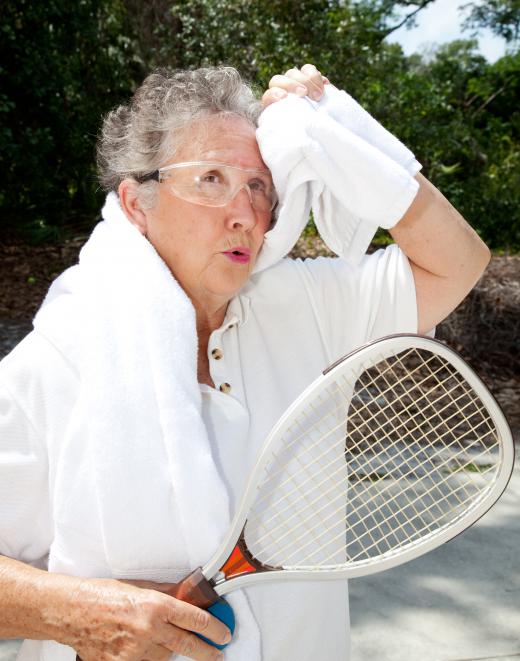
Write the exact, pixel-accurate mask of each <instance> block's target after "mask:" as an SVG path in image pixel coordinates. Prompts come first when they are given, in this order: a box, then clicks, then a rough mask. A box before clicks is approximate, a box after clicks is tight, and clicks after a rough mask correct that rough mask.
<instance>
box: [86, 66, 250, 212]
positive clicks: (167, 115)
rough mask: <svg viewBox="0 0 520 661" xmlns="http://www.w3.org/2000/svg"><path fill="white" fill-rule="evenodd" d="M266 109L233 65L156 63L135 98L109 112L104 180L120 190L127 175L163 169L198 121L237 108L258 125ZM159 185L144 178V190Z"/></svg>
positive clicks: (101, 165) (100, 146) (100, 160)
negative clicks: (184, 67) (178, 68)
mask: <svg viewBox="0 0 520 661" xmlns="http://www.w3.org/2000/svg"><path fill="white" fill-rule="evenodd" d="M260 111H261V105H260V102H259V101H258V100H257V99H256V97H255V95H254V92H253V90H252V88H251V87H250V86H249V85H248V84H247V83H245V82H244V81H243V80H242V78H241V76H240V74H239V72H238V71H237V70H236V69H234V68H233V67H224V66H222V67H210V68H201V69H195V70H192V71H173V70H170V69H166V68H160V69H156V70H155V71H153V72H152V73H151V74H150V75H149V76H147V77H146V78H145V80H144V81H143V83H142V85H141V86H140V87H139V88H138V89H137V90H136V92H135V93H134V95H133V97H132V99H131V100H130V102H129V103H127V104H123V105H120V106H118V107H117V108H115V109H114V110H112V111H111V112H109V113H108V115H107V116H106V117H105V118H104V121H103V125H102V128H101V132H100V135H99V138H98V143H97V164H98V172H99V180H100V183H101V186H102V188H103V189H104V190H105V191H107V192H108V191H117V189H118V187H119V184H120V183H121V182H122V181H123V179H126V178H128V177H130V178H134V179H139V178H141V177H143V176H144V175H147V174H149V173H151V172H154V171H155V170H157V169H158V168H159V167H161V166H162V165H163V164H164V163H165V162H166V161H167V160H168V159H170V158H171V157H172V156H173V154H174V153H175V151H176V150H177V149H178V148H179V147H180V145H181V144H182V140H183V137H184V130H185V129H186V128H187V126H189V125H190V124H191V123H192V122H193V121H196V120H199V119H202V118H204V117H209V116H211V115H215V114H228V113H232V114H234V115H238V116H240V117H243V118H244V119H246V120H247V121H249V122H251V124H252V125H253V126H257V124H258V117H259V115H260ZM155 185H156V182H154V181H148V182H146V183H143V184H142V185H141V189H144V188H146V189H148V190H147V191H144V190H143V191H142V192H143V193H145V192H146V193H154V192H155ZM147 197H148V198H149V200H150V202H151V199H150V195H148V196H147Z"/></svg>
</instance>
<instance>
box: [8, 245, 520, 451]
mask: <svg viewBox="0 0 520 661" xmlns="http://www.w3.org/2000/svg"><path fill="white" fill-rule="evenodd" d="M83 242H84V239H75V240H73V241H69V242H66V243H64V244H63V245H57V246H54V245H50V246H38V247H33V246H27V245H24V244H11V245H0V283H1V286H0V358H1V357H2V356H3V355H5V354H6V353H8V351H9V350H10V349H11V348H12V346H14V344H16V342H18V341H19V340H20V339H21V338H22V337H23V336H24V335H25V334H26V333H27V332H28V331H29V330H30V329H31V319H32V317H33V315H34V313H35V312H36V310H37V309H38V307H39V305H40V304H41V301H42V299H43V297H44V296H45V293H46V291H47V289H48V287H49V284H50V283H51V281H52V280H53V279H54V278H55V277H56V276H57V275H59V274H60V273H61V272H62V271H63V270H64V269H65V268H67V267H68V266H70V265H72V264H74V263H75V262H76V261H77V255H78V251H79V249H80V247H81V245H82V244H83ZM330 254H331V253H330V252H329V251H328V249H327V248H326V246H324V244H323V243H322V242H321V240H320V239H317V238H302V239H300V241H299V242H298V244H297V246H296V247H295V249H294V250H293V252H292V255H293V256H298V257H316V256H318V255H330ZM437 337H438V338H439V339H441V340H443V341H445V342H446V343H447V344H449V345H450V346H452V347H453V348H454V349H456V350H457V351H459V352H460V353H461V354H462V355H463V356H464V358H466V360H468V361H469V362H470V364H472V366H473V367H474V369H475V370H476V372H477V373H478V374H479V375H480V376H481V378H482V379H483V380H484V381H485V382H486V384H487V385H488V387H489V388H490V390H491V391H492V392H493V394H494V395H495V397H496V398H497V400H498V401H499V403H500V404H501V406H502V408H503V409H504V413H505V414H506V417H507V419H508V421H509V423H510V425H511V426H512V428H513V430H514V431H515V435H517V438H518V436H519V435H520V256H518V255H515V256H507V257H494V258H493V259H492V261H491V264H490V266H489V267H488V269H487V271H486V273H485V274H484V276H483V278H482V279H481V280H480V282H479V283H478V285H477V286H476V287H475V289H474V290H473V292H472V293H471V294H470V295H469V296H468V298H467V299H466V300H465V301H464V303H462V304H461V305H460V306H459V307H458V308H457V310H456V311H455V312H454V313H452V314H451V315H450V317H449V318H448V319H447V320H446V321H444V322H443V323H442V324H441V325H440V326H439V327H438V329H437Z"/></svg>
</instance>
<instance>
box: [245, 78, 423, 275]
mask: <svg viewBox="0 0 520 661" xmlns="http://www.w3.org/2000/svg"><path fill="white" fill-rule="evenodd" d="M257 139H258V144H259V146H260V151H261V153H262V157H263V159H264V161H265V163H266V165H267V166H268V167H269V169H270V170H271V173H272V175H273V180H274V184H275V187H276V190H277V191H278V195H279V198H280V204H279V207H278V209H277V221H276V224H275V226H274V228H273V229H272V230H270V231H269V232H268V233H267V234H266V236H265V241H264V245H263V248H262V251H261V253H260V256H259V258H258V261H257V264H256V267H255V270H256V271H261V270H262V269H265V268H268V267H269V266H272V265H273V264H275V263H276V262H277V261H278V260H279V259H280V258H282V257H284V256H285V255H287V253H288V252H290V250H291V249H292V248H293V246H294V244H295V243H296V241H297V240H298V238H299V236H300V234H301V232H302V230H303V229H304V227H305V225H306V224H307V221H308V219H309V213H310V210H311V208H312V211H313V214H314V220H315V223H316V226H317V229H318V231H319V233H320V235H321V237H322V238H323V240H324V241H325V243H326V244H327V245H328V246H329V248H330V249H331V250H332V251H333V252H335V253H336V254H337V255H339V256H341V257H343V258H344V259H346V260H348V261H350V262H352V263H353V264H357V263H358V262H359V260H360V259H361V257H362V256H363V255H364V253H365V252H366V249H367V248H368V245H369V243H370V241H371V240H372V238H373V236H374V234H375V232H376V230H377V228H378V227H384V228H385V229H390V228H391V227H393V226H394V225H395V224H396V223H397V222H398V221H399V220H400V219H401V218H402V216H403V215H404V213H405V212H406V210H407V209H408V207H409V206H410V204H411V203H412V201H413V199H414V198H415V195H416V193H417V191H418V188H419V185H418V183H417V181H416V180H415V179H414V176H415V175H416V174H417V172H419V170H420V169H421V166H420V164H419V163H418V162H417V161H416V160H415V157H414V155H413V154H412V152H411V151H410V150H409V149H407V148H406V147H405V146H404V145H403V144H402V143H401V142H399V140H398V139H397V138H396V137H394V136H393V135H392V134H391V133H389V132H388V131H387V130H386V129H385V128H383V127H382V126H381V124H379V123H378V122H377V121H376V120H375V119H374V118H373V117H372V116H371V115H370V114H369V113H368V112H366V110H364V109H363V108H362V107H361V106H360V105H359V104H358V103H357V102H356V101H355V100H354V99H353V98H352V97H351V96H349V95H348V94H347V93H346V92H343V91H341V90H338V89H336V88H335V87H334V86H332V85H325V91H324V94H323V97H322V99H321V100H320V101H319V102H314V101H311V100H310V99H309V98H308V97H305V98H300V97H297V96H295V95H294V94H289V95H288V96H287V97H286V98H285V99H282V100H281V101H277V102H276V103H273V104H271V105H270V106H268V107H267V108H266V109H265V110H264V111H263V113H262V114H261V115H260V121H259V128H258V130H257Z"/></svg>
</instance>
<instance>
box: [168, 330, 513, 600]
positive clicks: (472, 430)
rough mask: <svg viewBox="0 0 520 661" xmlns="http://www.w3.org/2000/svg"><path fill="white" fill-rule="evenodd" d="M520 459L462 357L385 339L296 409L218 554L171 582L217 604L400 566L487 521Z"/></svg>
mask: <svg viewBox="0 0 520 661" xmlns="http://www.w3.org/2000/svg"><path fill="white" fill-rule="evenodd" d="M513 465H514V445H513V439H512V436H511V431H510V429H509V426H508V424H507V422H506V420H505V418H504V415H503V413H502V411H501V410H500V407H499V406H498V404H497V403H496V401H495V399H494V398H493V396H492V395H491V394H490V392H489V391H488V389H487V388H486V386H485V385H484V384H483V383H482V381H481V380H480V378H479V377H478V376H477V375H476V374H475V373H474V372H473V370H472V369H471V368H470V367H469V366H468V365H467V364H466V363H465V362H464V361H463V360H462V358H460V357H459V356H458V355H457V354H456V353H455V352H454V351H453V350H451V349H449V348H448V347H446V346H445V345H443V344H441V343H440V342H438V341H436V340H433V339H430V338H426V337H421V336H417V335H393V336H389V337H386V338H383V339H381V340H376V341H374V342H372V343H370V344H368V345H366V346H364V347H362V348H360V349H358V350H356V351H353V352H352V353H350V354H348V355H347V356H345V357H344V358H342V359H341V360H338V361H337V362H336V363H334V365H332V366H331V367H329V368H328V369H327V370H325V372H324V373H323V374H322V375H321V376H320V377H319V378H318V379H316V380H315V381H314V382H313V383H312V384H311V385H310V386H309V387H308V388H307V389H306V390H305V391H304V392H303V393H302V394H301V395H300V396H299V397H298V398H297V399H296V401H295V402H294V403H293V404H292V405H291V406H290V407H289V408H288V409H287V411H286V412H285V413H284V415H283V416H282V417H281V418H280V420H279V421H278V422H277V423H276V425H275V426H274V427H273V429H272V430H271V432H270V434H269V436H268V437H267V439H266V441H265V443H264V445H263V447H262V449H261V451H260V453H259V455H258V459H257V462H256V465H255V467H254V468H253V470H252V472H251V475H250V477H249V481H248V484H247V487H246V489H245V492H244V495H243V497H242V500H241V502H240V504H239V507H238V509H237V511H236V514H235V516H234V518H233V521H232V524H231V527H230V530H229V532H228V533H227V536H226V538H225V540H224V541H223V543H222V544H221V546H220V548H219V550H218V551H217V552H216V553H215V554H214V556H213V557H212V558H211V559H210V560H209V562H208V563H207V564H206V565H205V566H204V567H202V568H199V569H196V570H195V571H194V572H192V573H191V574H190V575H189V576H187V577H186V578H185V579H184V580H183V581H181V582H180V583H177V584H174V585H172V587H171V589H169V590H167V591H166V590H165V592H166V593H167V594H170V595H172V596H174V597H177V598H179V599H182V600H184V601H188V602H190V603H192V604H195V605H196V606H199V607H202V608H208V607H210V606H211V605H212V604H214V603H215V602H217V601H218V600H219V599H220V597H221V596H222V595H225V594H226V593H228V592H230V591H231V590H233V589H235V588H242V587H246V586H252V585H254V584H255V583H261V582H264V581H287V580H293V579H294V580H301V579H337V578H352V577H358V576H364V575H368V574H373V573H376V572H379V571H383V570H385V569H389V568H391V567H395V566H397V565H400V564H402V563H404V562H407V561H409V560H412V559H414V558H417V557H419V556H421V555H423V554H424V553H426V552H427V551H430V550H432V549H434V548H436V547H438V546H439V545H441V544H443V543H444V542H446V541H448V540H450V539H452V538H453V537H455V536H456V535H458V534H459V533H461V532H462V531H463V530H465V529H466V528H468V527H469V526H471V525H472V524H473V523H474V522H475V521H477V519H479V518H480V517H481V516H482V515H483V514H484V513H485V512H487V511H488V510H489V509H490V507H491V506H492V505H493V504H494V503H495V502H496V501H497V500H498V498H499V497H500V495H501V494H502V493H503V491H504V489H505V488H506V486H507V484H508V481H509V479H510V477H511V474H512V470H513ZM161 591H162V590H161Z"/></svg>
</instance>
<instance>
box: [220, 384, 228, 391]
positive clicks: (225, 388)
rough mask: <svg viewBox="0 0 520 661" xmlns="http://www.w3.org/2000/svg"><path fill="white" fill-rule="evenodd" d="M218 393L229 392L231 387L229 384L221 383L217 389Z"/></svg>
mask: <svg viewBox="0 0 520 661" xmlns="http://www.w3.org/2000/svg"><path fill="white" fill-rule="evenodd" d="M219 390H220V392H229V391H230V390H231V386H230V385H229V383H222V384H221V385H220V388H219Z"/></svg>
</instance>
